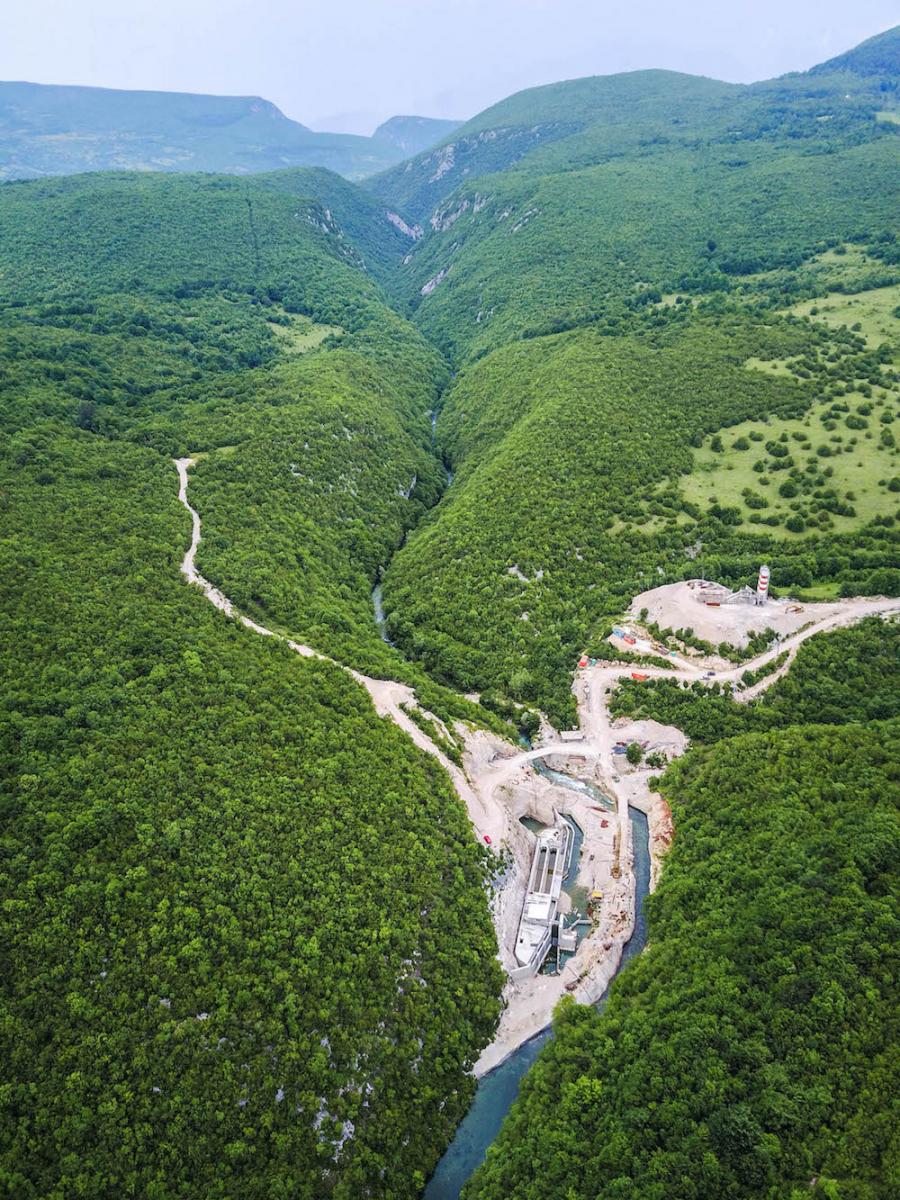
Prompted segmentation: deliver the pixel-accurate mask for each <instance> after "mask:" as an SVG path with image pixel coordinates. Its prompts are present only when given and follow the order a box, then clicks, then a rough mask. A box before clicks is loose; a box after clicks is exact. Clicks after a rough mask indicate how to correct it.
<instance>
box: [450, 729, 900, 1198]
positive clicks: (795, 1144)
mask: <svg viewBox="0 0 900 1200" xmlns="http://www.w3.org/2000/svg"><path fill="white" fill-rule="evenodd" d="M898 734H900V728H898V724H897V722H896V721H894V722H888V723H885V724H877V723H875V724H871V725H868V726H847V727H846V728H845V729H843V730H842V731H841V736H840V737H839V738H836V737H835V736H834V730H833V729H832V728H823V727H816V726H808V727H805V728H802V729H788V730H784V731H778V732H773V733H769V734H765V735H750V736H746V737H741V738H735V739H733V740H728V741H725V742H722V743H720V744H719V745H718V746H715V747H713V748H711V749H709V750H706V751H703V752H694V753H692V754H691V755H689V756H688V757H687V758H685V759H684V760H683V761H681V762H679V763H677V764H676V765H675V766H673V767H672V768H670V770H669V772H668V773H667V775H666V777H665V780H664V785H663V786H664V790H665V794H666V796H667V798H668V799H669V800H670V801H671V804H672V809H673V815H674V819H675V828H676V830H677V831H678V832H677V836H676V839H675V843H674V845H673V848H672V850H671V851H670V854H669V857H668V859H667V862H666V869H665V872H664V874H663V877H662V879H661V881H660V885H659V888H658V890H657V891H656V893H655V894H654V895H653V896H652V897H651V898H650V900H649V901H648V923H649V933H650V945H649V948H648V949H647V950H645V951H644V953H643V954H642V955H641V956H640V957H638V958H636V959H635V960H634V961H633V963H632V964H631V965H629V967H628V969H627V971H625V973H624V974H623V975H622V976H621V977H620V978H619V980H618V981H617V982H616V984H615V986H614V987H613V990H612V994H611V996H610V999H609V1002H608V1005H607V1006H606V1009H605V1011H604V1012H603V1013H602V1014H598V1013H596V1012H595V1011H594V1010H592V1009H588V1008H580V1007H577V1006H575V1005H567V1006H564V1007H563V1008H562V1009H561V1010H560V1011H559V1013H558V1016H557V1020H556V1029H557V1036H556V1038H555V1039H554V1040H553V1041H552V1042H550V1043H549V1044H548V1046H547V1047H546V1048H545V1049H544V1050H543V1052H542V1054H541V1057H540V1059H539V1060H538V1062H537V1064H536V1065H535V1067H534V1068H532V1071H531V1073H530V1074H529V1075H528V1077H527V1078H526V1080H525V1081H524V1083H523V1085H522V1088H521V1091H520V1095H519V1099H518V1100H517V1102H516V1104H515V1106H514V1108H513V1110H512V1113H511V1115H510V1117H509V1118H508V1119H507V1122H506V1125H505V1126H504V1129H503V1131H502V1133H501V1135H500V1138H499V1139H498V1141H497V1142H496V1143H495V1145H494V1147H492V1148H491V1150H490V1151H489V1153H488V1158H487V1162H486V1163H485V1165H484V1166H483V1167H482V1168H481V1170H480V1171H479V1172H478V1173H477V1174H476V1176H475V1177H474V1179H473V1181H472V1183H471V1184H470V1185H469V1186H468V1188H467V1189H466V1193H465V1194H466V1195H467V1196H468V1197H472V1198H475V1197H478V1198H479V1200H494V1198H496V1200H501V1198H505V1197H508V1196H515V1197H517V1200H529V1198H531V1197H534V1198H535V1200H537V1198H539V1197H540V1198H543V1197H546V1196H548V1195H553V1196H557V1195H558V1196H566V1197H567V1198H568V1200H581V1198H582V1197H584V1200H588V1198H591V1200H593V1198H594V1197H597V1196H604V1197H617V1198H622V1200H625V1198H628V1200H631V1198H634V1200H677V1198H680V1197H685V1198H690V1200H704V1198H706V1197H721V1196H728V1197H734V1198H736V1200H737V1198H740V1197H747V1200H751V1198H752V1200H758V1197H760V1196H779V1197H788V1198H790V1200H799V1198H800V1197H801V1196H810V1195H811V1196H814V1197H819V1198H821V1200H826V1198H828V1200H831V1198H834V1197H838V1196H840V1197H846V1198H852V1200H888V1198H889V1197H891V1196H893V1195H894V1194H895V1193H896V1185H897V1180H898V1177H900V1176H898V1172H900V1161H898V1156H897V1145H896V1134H895V1130H896V1119H895V1118H896V1112H895V1110H894V1111H892V1109H894V1100H893V1097H894V1096H895V1095H896V1092H897V1087H898V1083H900V1079H898V1074H897V1065H898V1064H897V1056H896V1052H895V1051H894V1049H893V1047H894V1046H895V1045H896V1040H897V1035H898V1033H900V1030H898V1027H897V1013H898V1011H900V1008H898V994H897V979H898V965H900V964H898V962H897V949H896V948H897V945H898V934H900V913H898V907H897V895H898V890H897V883H898V881H897V861H898V858H897V855H898V850H900V819H898V812H897V794H898V789H897V784H898V772H900V763H898V759H897V753H896V746H897V737H898Z"/></svg>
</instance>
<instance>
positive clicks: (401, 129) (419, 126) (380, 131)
mask: <svg viewBox="0 0 900 1200" xmlns="http://www.w3.org/2000/svg"><path fill="white" fill-rule="evenodd" d="M461 124H462V121H446V120H443V119H441V118H438V117H390V118H389V119H388V120H387V121H382V123H381V124H380V125H379V126H378V128H377V129H376V130H375V132H374V133H373V134H372V139H373V140H374V141H378V142H388V143H389V144H390V145H392V146H396V147H397V149H398V150H399V151H401V152H402V154H403V155H404V157H409V155H411V154H418V153H419V152H420V151H422V150H426V149H427V148H428V147H429V146H434V145H435V144H436V143H437V142H440V141H441V140H442V139H443V138H445V137H447V135H448V134H451V133H452V132H453V130H454V129H458V128H459V126H460V125H461Z"/></svg>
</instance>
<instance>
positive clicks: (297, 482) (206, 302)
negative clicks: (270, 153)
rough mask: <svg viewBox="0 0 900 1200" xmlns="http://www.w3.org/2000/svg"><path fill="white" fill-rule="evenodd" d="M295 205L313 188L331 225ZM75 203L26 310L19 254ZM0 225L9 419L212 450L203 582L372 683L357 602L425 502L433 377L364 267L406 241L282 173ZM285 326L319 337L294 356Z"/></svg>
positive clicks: (100, 194)
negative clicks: (86, 236)
mask: <svg viewBox="0 0 900 1200" xmlns="http://www.w3.org/2000/svg"><path fill="white" fill-rule="evenodd" d="M220 185H221V186H220ZM298 192H299V194H301V195H304V194H305V195H308V194H309V193H310V192H317V193H318V195H319V197H320V199H317V200H316V201H315V205H316V206H319V207H321V211H322V212H323V213H326V214H328V216H327V218H326V223H327V222H331V224H330V225H329V227H328V228H326V229H322V228H320V227H318V226H317V225H312V224H310V222H309V220H308V219H307V218H308V217H309V214H310V212H313V211H319V209H318V208H312V209H310V210H308V211H307V210H305V209H304V210H302V211H301V210H300V209H298V204H299V203H300V201H299V200H298ZM303 203H306V202H303ZM309 203H310V204H311V203H312V202H311V201H310V202H309ZM248 205H249V206H251V207H252V211H254V212H255V213H256V216H257V217H258V218H259V220H260V222H261V224H260V227H259V229H257V227H256V225H255V224H254V225H253V227H252V230H251V228H250V225H249V224H248V221H249V215H248V214H249V212H250V211H251V208H250V207H248ZM73 209H74V211H75V212H76V213H77V214H78V220H80V222H81V225H82V227H83V228H85V229H87V230H90V231H91V238H92V239H93V240H92V241H89V242H88V243H87V244H85V245H80V246H74V245H73V246H70V245H69V243H68V242H64V249H63V250H62V251H61V252H60V254H58V255H56V256H50V255H49V254H48V256H47V258H46V262H45V266H44V267H43V268H41V269H44V270H46V273H47V274H46V281H45V287H46V291H45V293H44V294H43V295H42V297H41V299H37V298H36V297H35V290H36V284H35V281H34V279H33V278H32V276H31V275H30V274H29V273H28V271H27V270H26V269H25V264H26V263H27V261H28V255H29V248H30V247H32V246H34V245H37V244H40V243H43V242H44V241H45V240H46V241H48V242H50V243H55V242H57V241H59V240H61V239H64V231H65V229H66V227H67V223H68V222H69V221H70V219H73V215H72V214H73ZM0 212H2V213H5V220H6V222H7V224H8V226H10V227H12V226H16V227H17V228H18V229H19V233H18V242H15V241H14V242H11V243H9V244H7V246H6V250H5V252H6V256H7V262H8V264H9V269H8V271H7V281H8V290H9V295H8V299H7V303H6V305H5V306H4V308H3V310H2V311H0V355H2V360H3V363H4V378H3V380H2V383H0V412H2V420H3V423H4V425H5V427H6V428H7V429H10V430H12V429H18V428H22V427H27V426H29V425H30V424H32V423H33V422H36V421H42V420H45V419H47V418H51V419H55V420H61V421H64V422H66V423H68V424H70V426H76V425H77V426H80V427H81V428H84V429H87V430H89V431H91V432H94V433H96V434H98V435H100V436H103V437H107V438H117V439H127V440H128V441H130V442H132V443H135V444H137V445H140V446H146V447H152V448H153V449H154V450H155V451H159V452H162V453H164V454H167V455H170V456H176V455H178V456H184V455H188V454H193V453H195V452H198V451H200V452H204V453H206V452H210V451H218V450H219V449H220V448H223V447H224V448H226V450H227V452H226V453H223V454H218V453H217V454H213V455H212V457H208V458H207V459H206V460H205V461H203V462H202V463H201V464H200V465H198V468H197V497H198V501H199V503H200V505H201V508H202V510H203V517H204V531H205V537H204V541H203V545H202V547H201V552H200V559H199V562H200V566H201V568H202V569H203V570H204V571H205V572H206V573H207V575H208V576H209V577H210V578H211V579H213V580H214V581H215V582H216V583H217V584H219V585H222V586H225V587H226V589H227V590H228V591H229V592H230V593H231V594H233V596H234V599H235V601H236V602H237V603H239V604H242V605H246V606H248V607H250V608H254V609H255V610H256V611H260V610H263V611H265V612H266V613H267V615H268V616H269V617H270V618H271V619H273V620H275V621H277V622H280V623H281V624H282V625H283V626H285V627H286V628H288V629H289V630H290V631H291V633H293V634H295V635H299V636H302V637H304V638H305V639H306V640H308V641H312V642H313V643H314V644H316V645H317V646H319V648H320V649H322V650H323V651H325V652H328V653H331V654H333V655H334V656H335V657H337V658H338V659H339V660H340V661H342V662H353V663H355V664H356V665H358V666H364V667H367V668H373V669H380V670H384V669H385V654H386V650H385V647H384V646H383V643H382V642H381V640H380V638H379V636H378V632H377V630H376V627H375V624H374V621H373V618H372V609H371V600H370V594H371V590H372V587H373V585H374V583H375V582H376V578H377V575H378V571H379V569H380V568H381V566H382V565H383V564H384V563H386V561H387V560H388V558H389V557H390V554H391V553H392V551H393V549H394V547H395V546H396V545H397V544H399V542H400V541H401V539H402V537H403V535H404V532H405V530H406V529H408V528H410V527H411V526H412V525H413V524H414V523H415V521H416V520H417V519H418V518H419V517H420V516H421V514H422V512H423V511H424V507H425V506H426V505H429V504H432V503H434V501H435V500H436V499H437V496H438V494H439V491H440V487H441V485H442V482H443V478H444V472H443V468H442V466H441V464H440V462H439V460H438V458H437V457H436V455H435V453H434V451H433V448H432V445H431V426H430V419H429V412H430V410H431V409H432V408H434V406H435V405H436V403H437V398H438V394H439V389H440V387H441V385H442V382H443V380H444V378H445V375H446V369H445V367H444V366H443V364H442V362H441V360H440V358H439V356H438V355H437V354H436V353H435V352H434V351H433V350H432V348H431V347H429V346H428V345H427V344H426V343H425V341H424V339H423V338H422V337H421V335H420V334H419V333H417V332H416V331H415V330H414V329H413V327H412V326H411V325H410V324H409V323H408V322H407V321H405V320H404V319H403V318H402V317H400V316H398V315H397V314H396V313H395V312H393V311H392V310H391V309H390V308H389V307H388V304H387V300H386V298H385V295H384V293H383V292H382V291H381V289H380V287H379V286H378V285H377V284H376V283H375V282H374V280H373V279H372V278H371V275H372V274H373V271H371V270H367V269H365V268H366V264H367V263H368V264H371V265H372V266H373V267H374V273H375V274H379V273H381V270H382V268H383V266H384V263H385V262H386V260H387V258H388V257H389V256H390V254H391V253H392V249H391V248H392V247H394V248H395V251H396V247H395V242H394V239H395V238H399V239H400V240H401V241H405V240H406V239H405V238H403V236H402V235H401V234H399V233H398V232H397V230H396V229H395V228H394V227H393V226H392V225H390V223H389V222H387V221H386V220H383V219H382V218H383V212H382V210H381V208H380V207H379V206H377V205H375V204H374V203H373V202H372V201H371V200H370V199H369V198H368V197H366V196H360V195H359V194H358V193H356V192H355V190H354V189H352V188H351V187H350V185H348V184H346V183H344V181H342V180H339V179H337V178H336V177H333V176H330V175H329V174H328V173H327V172H320V173H312V172H286V173H284V175H283V176H281V177H268V176H263V177H260V178H258V179H254V180H252V181H237V180H222V179H215V178H206V179H204V180H202V181H199V182H198V181H197V180H192V179H172V178H168V177H163V176H156V177H150V178H140V179H134V178H132V177H127V176H126V177H96V178H93V179H90V180H84V179H76V180H54V181H52V183H42V184H27V185H25V184H21V185H14V186H10V187H7V188H6V189H4V190H3V191H2V192H0ZM163 219H164V220H165V223H166V227H167V237H168V239H169V242H170V245H171V253H168V252H167V255H166V259H165V261H164V262H162V261H159V260H158V257H157V249H156V247H155V241H154V239H155V235H154V232H153V228H154V224H155V223H158V222H160V221H162V220H163ZM255 219H256V218H254V220H255ZM344 221H346V228H345V226H344V224H343V222H344ZM379 222H380V223H379ZM382 226H383V228H382ZM384 230H387V231H388V232H387V233H386V234H385V233H384ZM254 234H255V242H254V240H253V236H254ZM248 237H250V251H249V252H253V251H254V247H255V248H256V249H257V250H258V252H259V257H258V262H257V261H256V259H255V257H254V255H253V253H251V260H252V261H251V260H248V258H247V254H248V242H247V238H248ZM357 239H358V240H357ZM101 246H104V247H107V249H109V247H110V246H112V247H115V261H114V263H113V264H112V265H110V262H109V261H108V259H107V258H105V257H104V255H103V254H102V253H99V252H98V253H96V254H92V253H91V250H92V249H96V248H97V247H101ZM257 268H258V271H257ZM301 315H302V319H313V320H316V321H319V322H329V323H330V326H329V327H330V328H332V329H334V330H335V331H336V332H334V333H332V334H331V335H330V336H329V337H328V338H327V339H326V340H325V341H324V342H323V343H321V345H320V347H319V348H318V349H317V350H315V351H311V352H307V353H302V354H299V355H298V354H294V353H293V351H292V349H291V340H290V330H291V322H294V321H296V320H298V319H301ZM284 333H287V335H288V336H287V338H285V337H284V336H282V335H283V334H284ZM229 455H230V457H229ZM393 658H394V659H395V660H399V656H398V655H393ZM400 669H401V670H402V669H403V668H402V664H401V667H400ZM421 678H422V676H421V672H419V673H418V677H417V681H419V680H421Z"/></svg>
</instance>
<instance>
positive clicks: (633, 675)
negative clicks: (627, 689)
mask: <svg viewBox="0 0 900 1200" xmlns="http://www.w3.org/2000/svg"><path fill="white" fill-rule="evenodd" d="M631 678H632V679H636V680H637V681H638V683H643V682H644V680H645V679H649V678H650V676H649V675H642V674H641V672H640V671H632V672H631Z"/></svg>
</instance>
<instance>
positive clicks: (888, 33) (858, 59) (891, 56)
mask: <svg viewBox="0 0 900 1200" xmlns="http://www.w3.org/2000/svg"><path fill="white" fill-rule="evenodd" d="M831 71H852V72H853V74H854V75H862V76H865V77H867V78H873V77H883V78H884V79H885V80H886V81H887V83H888V88H887V89H886V90H896V79H897V75H898V73H900V25H895V26H894V28H893V29H887V30H885V32H884V33H877V34H876V35H875V36H874V37H870V38H867V39H866V40H865V41H864V42H861V43H860V44H859V45H858V46H854V48H853V49H852V50H848V51H847V52H846V53H844V54H839V55H838V56H837V57H836V58H830V59H829V60H828V61H827V62H824V63H820V64H819V66H817V67H813V69H812V70H811V71H810V75H825V74H828V73H829V72H831ZM891 83H893V84H894V88H893V89H891V88H890V84H891Z"/></svg>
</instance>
